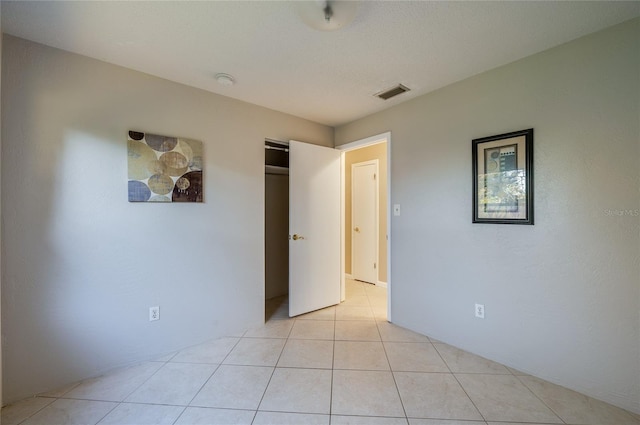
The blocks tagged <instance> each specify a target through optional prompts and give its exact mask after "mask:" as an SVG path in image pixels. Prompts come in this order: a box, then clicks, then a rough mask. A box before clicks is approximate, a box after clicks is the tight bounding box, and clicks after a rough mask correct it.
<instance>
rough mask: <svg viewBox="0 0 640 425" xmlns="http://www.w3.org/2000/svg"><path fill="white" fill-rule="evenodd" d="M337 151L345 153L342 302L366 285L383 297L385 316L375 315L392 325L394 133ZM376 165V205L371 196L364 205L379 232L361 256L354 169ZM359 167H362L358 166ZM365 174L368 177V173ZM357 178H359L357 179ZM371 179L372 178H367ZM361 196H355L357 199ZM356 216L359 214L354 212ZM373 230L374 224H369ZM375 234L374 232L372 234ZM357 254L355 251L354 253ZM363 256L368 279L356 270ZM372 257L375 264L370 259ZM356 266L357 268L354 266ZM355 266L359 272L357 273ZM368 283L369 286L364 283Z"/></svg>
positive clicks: (360, 232) (368, 139) (374, 137)
mask: <svg viewBox="0 0 640 425" xmlns="http://www.w3.org/2000/svg"><path fill="white" fill-rule="evenodd" d="M336 149H339V150H341V151H343V153H342V170H343V172H342V176H343V179H342V180H343V181H342V187H343V199H342V205H343V217H342V229H343V231H342V235H343V244H342V252H343V256H342V257H343V259H342V263H343V264H342V270H343V271H344V276H343V279H342V286H341V289H342V300H345V299H346V298H347V296H348V293H349V291H348V289H349V286H351V287H353V286H361V285H365V286H364V287H365V288H366V289H369V290H370V292H371V293H376V294H384V295H385V296H384V306H383V305H382V302H380V303H379V304H378V308H381V309H384V310H385V311H384V312H379V313H378V314H375V316H376V318H378V319H379V318H381V317H386V319H387V320H388V321H391V283H390V276H391V272H390V269H391V267H390V265H391V262H390V257H391V255H390V249H389V240H390V231H391V228H390V217H389V199H390V198H391V196H390V184H389V183H390V182H389V177H390V172H389V170H390V151H391V133H389V132H387V133H383V134H379V135H376V136H372V137H368V138H366V139H362V140H357V141H354V142H351V143H347V144H345V145H341V146H338V147H337V148H336ZM376 163H377V172H374V173H375V177H374V178H375V180H374V181H375V185H372V186H377V192H376V193H375V195H376V197H377V199H376V203H377V205H375V206H373V207H371V200H370V199H369V200H366V198H367V197H368V198H370V197H371V194H369V195H367V196H365V201H364V202H365V203H368V204H369V205H370V207H369V208H370V209H371V208H373V209H374V211H369V213H370V215H369V216H368V217H369V219H371V218H372V217H374V218H375V222H376V224H374V225H373V226H374V227H375V228H376V229H375V230H377V235H376V236H375V237H374V239H375V240H376V243H374V244H373V246H372V245H371V243H370V242H365V243H367V244H368V246H367V247H365V250H367V249H368V252H364V253H360V254H359V253H358V252H357V251H358V242H359V241H358V237H359V236H362V233H363V231H364V230H363V228H362V222H355V221H359V220H360V219H359V218H354V211H353V197H354V196H353V195H354V194H353V193H352V184H353V182H352V180H353V177H354V174H353V172H352V169H353V168H354V166H356V167H359V166H367V165H368V164H376ZM358 164H359V165H358ZM363 174H367V175H369V172H365V173H363ZM356 178H358V177H357V176H356ZM365 178H366V179H369V178H370V177H365ZM357 197H358V194H356V198H357ZM355 215H356V216H357V215H358V213H357V211H356V212H355ZM368 225H369V226H371V224H368ZM370 233H373V232H370ZM354 250H355V251H354ZM360 255H362V256H363V257H365V258H366V260H364V261H365V262H366V263H367V264H368V265H369V270H368V275H367V276H368V277H363V275H362V274H361V273H360V272H359V271H358V270H357V267H358V264H357V263H358V261H359V258H361V257H360ZM371 257H373V260H372V259H371ZM354 263H355V264H354ZM354 266H355V267H356V269H355V270H354ZM363 282H366V283H363Z"/></svg>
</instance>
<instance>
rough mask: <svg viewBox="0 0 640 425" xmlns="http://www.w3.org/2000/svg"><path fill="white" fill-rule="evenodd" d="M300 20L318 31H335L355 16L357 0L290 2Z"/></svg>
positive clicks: (347, 23)
mask: <svg viewBox="0 0 640 425" xmlns="http://www.w3.org/2000/svg"><path fill="white" fill-rule="evenodd" d="M292 4H293V6H294V7H295V9H296V12H297V14H298V16H299V17H300V19H301V20H302V22H304V23H305V24H307V25H308V26H309V27H311V28H313V29H316V30H319V31H336V30H339V29H342V28H344V27H346V26H347V25H349V24H350V23H351V22H352V21H353V20H354V19H355V17H356V12H357V11H358V2H357V1H349V0H333V1H318V0H315V1H296V2H292Z"/></svg>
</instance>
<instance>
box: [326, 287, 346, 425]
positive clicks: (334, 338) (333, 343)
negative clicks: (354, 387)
mask: <svg viewBox="0 0 640 425" xmlns="http://www.w3.org/2000/svg"><path fill="white" fill-rule="evenodd" d="M346 297H347V296H346V294H345V299H346ZM338 305H340V304H338ZM337 314H338V313H337V312H336V309H333V341H331V342H332V345H333V350H332V353H331V385H330V386H329V425H331V422H333V419H332V415H333V372H334V370H335V365H336V315H337Z"/></svg>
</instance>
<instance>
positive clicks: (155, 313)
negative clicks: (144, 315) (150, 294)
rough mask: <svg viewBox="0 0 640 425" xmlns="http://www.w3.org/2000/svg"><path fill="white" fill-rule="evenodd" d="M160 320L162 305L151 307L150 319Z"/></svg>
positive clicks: (151, 320)
mask: <svg viewBox="0 0 640 425" xmlns="http://www.w3.org/2000/svg"><path fill="white" fill-rule="evenodd" d="M154 320H160V307H158V306H155V307H149V321H150V322H153V321H154Z"/></svg>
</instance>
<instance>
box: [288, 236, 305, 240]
mask: <svg viewBox="0 0 640 425" xmlns="http://www.w3.org/2000/svg"><path fill="white" fill-rule="evenodd" d="M291 239H293V240H294V241H297V240H298V239H304V236H300V235H293V236H292V237H291Z"/></svg>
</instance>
